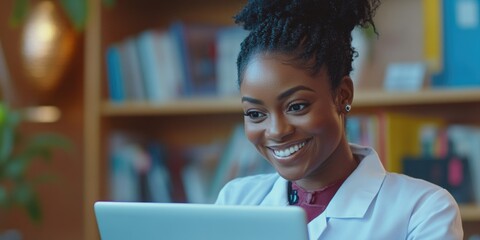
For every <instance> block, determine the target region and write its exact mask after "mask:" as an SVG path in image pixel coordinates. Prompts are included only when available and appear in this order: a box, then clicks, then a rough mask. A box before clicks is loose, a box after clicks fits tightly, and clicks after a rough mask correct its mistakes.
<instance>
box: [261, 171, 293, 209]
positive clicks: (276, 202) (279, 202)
mask: <svg viewBox="0 0 480 240" xmlns="http://www.w3.org/2000/svg"><path fill="white" fill-rule="evenodd" d="M277 175H278V174H277ZM287 185H288V181H287V180H286V179H284V178H282V177H281V176H280V175H278V179H277V180H276V181H275V183H274V184H273V187H272V190H271V191H270V194H268V195H267V196H266V197H265V199H263V201H262V203H261V204H260V205H265V206H288V198H287Z"/></svg>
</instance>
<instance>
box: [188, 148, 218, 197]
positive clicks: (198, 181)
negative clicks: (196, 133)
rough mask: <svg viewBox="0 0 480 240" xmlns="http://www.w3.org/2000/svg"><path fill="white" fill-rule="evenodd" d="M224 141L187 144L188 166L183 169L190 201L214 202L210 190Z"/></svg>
mask: <svg viewBox="0 0 480 240" xmlns="http://www.w3.org/2000/svg"><path fill="white" fill-rule="evenodd" d="M224 146H225V143H224V142H223V141H213V142H211V143H206V144H200V145H194V146H187V147H185V150H184V151H183V152H184V153H185V156H186V161H187V163H186V166H185V167H184V168H183V170H182V179H183V183H184V188H185V192H186V196H187V201H188V202H189V203H213V202H214V200H215V199H212V198H210V196H209V195H208V194H209V191H210V186H211V182H212V177H213V175H214V172H215V169H216V166H217V164H218V161H219V158H220V154H221V153H222V150H223V149H224Z"/></svg>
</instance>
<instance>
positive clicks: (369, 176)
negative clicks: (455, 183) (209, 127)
mask: <svg viewBox="0 0 480 240" xmlns="http://www.w3.org/2000/svg"><path fill="white" fill-rule="evenodd" d="M350 146H351V149H352V151H353V153H354V154H356V155H360V156H362V157H363V159H362V160H361V162H360V164H359V166H358V167H357V169H356V170H355V171H354V172H353V173H352V174H351V175H350V176H349V177H348V178H347V179H346V181H345V182H344V183H343V185H342V186H341V187H340V189H339V190H338V191H337V193H336V194H335V196H334V197H333V199H332V200H331V202H330V204H329V205H328V206H327V208H326V209H325V211H324V212H323V213H322V214H320V215H319V216H318V217H316V218H315V219H313V220H312V221H311V222H310V223H309V224H308V231H309V236H310V239H311V240H313V239H335V240H338V239H348V240H350V239H368V240H375V239H382V240H383V239H389V240H390V239H422V240H425V239H439V240H440V239H441V240H449V239H463V229H462V222H461V218H460V212H459V209H458V205H457V203H456V202H455V200H454V199H453V197H452V196H451V195H450V194H449V193H448V192H447V191H446V190H445V189H443V188H440V187H438V186H436V185H433V184H431V183H429V182H426V181H423V180H419V179H414V178H411V177H408V176H405V175H401V174H396V173H389V172H386V171H385V169H384V168H383V166H382V164H381V162H380V159H379V157H378V155H377V153H376V152H375V151H374V150H373V149H371V148H367V147H361V146H358V145H353V144H351V145H350ZM216 204H223V205H266V206H288V200H287V180H285V179H283V178H282V177H280V176H279V175H278V174H265V175H256V176H250V177H245V178H239V179H235V180H233V181H231V182H229V183H228V184H227V185H225V187H224V188H223V189H222V191H221V192H220V194H219V196H218V199H217V202H216Z"/></svg>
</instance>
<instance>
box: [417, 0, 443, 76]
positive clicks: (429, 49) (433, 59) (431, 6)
mask: <svg viewBox="0 0 480 240" xmlns="http://www.w3.org/2000/svg"><path fill="white" fill-rule="evenodd" d="M422 9H423V35H424V37H423V47H424V48H423V54H424V57H425V62H426V64H427V70H428V73H430V74H432V75H437V74H439V73H440V72H441V71H442V69H443V64H442V63H443V59H442V56H443V50H442V46H443V36H442V32H443V26H442V1H440V0H422Z"/></svg>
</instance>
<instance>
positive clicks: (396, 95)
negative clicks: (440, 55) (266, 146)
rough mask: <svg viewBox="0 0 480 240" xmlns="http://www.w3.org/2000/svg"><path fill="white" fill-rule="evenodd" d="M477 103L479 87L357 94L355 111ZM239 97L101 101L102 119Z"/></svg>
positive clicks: (231, 104) (215, 109) (219, 107)
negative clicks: (358, 109)
mask: <svg viewBox="0 0 480 240" xmlns="http://www.w3.org/2000/svg"><path fill="white" fill-rule="evenodd" d="M478 102H480V88H476V89H453V90H446V89H442V90H424V91H419V92H386V91H379V90H377V91H371V90H370V91H357V92H356V93H355V97H354V101H353V106H354V107H355V108H375V109H378V108H386V107H392V106H394V107H412V106H423V105H429V106H432V105H442V104H469V103H478ZM240 109H241V103H240V100H239V97H224V98H217V97H204V98H191V99H179V100H172V101H170V102H165V103H158V104H155V103H147V102H125V103H112V102H109V101H106V102H103V104H102V107H101V114H102V115H103V116H111V117H113V116H142V115H143V116H152V115H158V116H162V115H184V114H192V115H195V114H204V113H206V114H215V113H220V114H221V113H235V112H240Z"/></svg>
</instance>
